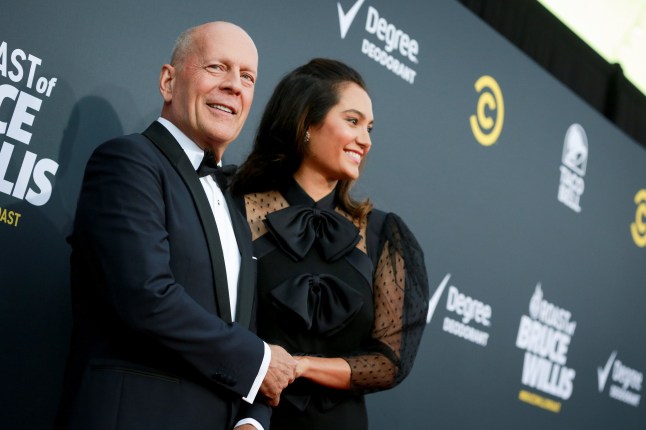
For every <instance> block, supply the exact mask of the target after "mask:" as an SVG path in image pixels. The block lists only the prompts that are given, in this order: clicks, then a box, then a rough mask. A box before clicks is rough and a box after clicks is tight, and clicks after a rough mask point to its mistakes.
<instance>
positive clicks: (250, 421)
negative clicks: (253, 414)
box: [233, 418, 265, 430]
mask: <svg viewBox="0 0 646 430" xmlns="http://www.w3.org/2000/svg"><path fill="white" fill-rule="evenodd" d="M243 424H251V425H252V426H254V427H255V428H257V429H258V430H265V428H264V427H263V426H261V425H260V423H259V422H258V421H256V420H254V419H253V418H245V419H243V420H240V421H238V422H237V423H236V425H235V426H234V427H233V428H236V427H238V426H241V425H243Z"/></svg>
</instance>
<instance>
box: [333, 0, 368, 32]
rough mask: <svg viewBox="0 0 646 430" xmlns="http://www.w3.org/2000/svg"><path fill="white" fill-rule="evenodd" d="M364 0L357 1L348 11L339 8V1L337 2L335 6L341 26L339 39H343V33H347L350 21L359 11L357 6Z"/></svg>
mask: <svg viewBox="0 0 646 430" xmlns="http://www.w3.org/2000/svg"><path fill="white" fill-rule="evenodd" d="M364 1H366V0H359V1H357V2H356V3H355V4H354V5H353V6H352V7H351V8H350V10H349V11H348V13H345V12H343V9H341V3H337V4H336V7H337V9H338V10H339V27H341V39H345V35H346V34H347V33H348V30H349V29H350V26H351V25H352V21H354V18H355V17H356V16H357V12H359V8H360V7H361V5H362V4H363V2H364Z"/></svg>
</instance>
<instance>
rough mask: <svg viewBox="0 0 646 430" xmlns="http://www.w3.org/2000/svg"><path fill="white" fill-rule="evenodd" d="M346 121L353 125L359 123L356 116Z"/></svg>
mask: <svg viewBox="0 0 646 430" xmlns="http://www.w3.org/2000/svg"><path fill="white" fill-rule="evenodd" d="M347 121H348V122H349V123H351V124H353V125H357V124H358V123H359V120H358V119H356V118H348V119H347Z"/></svg>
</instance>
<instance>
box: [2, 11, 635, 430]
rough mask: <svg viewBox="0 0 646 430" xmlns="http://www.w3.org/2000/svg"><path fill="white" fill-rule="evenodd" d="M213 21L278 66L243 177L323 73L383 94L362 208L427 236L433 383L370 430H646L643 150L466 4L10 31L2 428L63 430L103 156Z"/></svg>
mask: <svg viewBox="0 0 646 430" xmlns="http://www.w3.org/2000/svg"><path fill="white" fill-rule="evenodd" d="M211 20H228V21H232V22H235V23H237V24H239V25H241V26H242V27H243V28H245V29H246V30H247V31H248V32H249V33H250V35H251V36H252V37H253V38H254V40H255V42H256V44H257V46H258V49H259V52H260V70H259V72H260V73H259V80H258V83H257V86H256V96H255V100H254V106H253V108H252V114H251V115H250V117H249V120H248V121H247V125H246V128H245V130H244V131H243V133H242V134H241V136H240V138H239V139H238V140H237V142H235V143H234V144H233V145H232V146H231V147H230V149H229V150H228V152H227V154H226V158H227V160H226V161H227V162H234V163H240V162H241V161H242V160H243V159H244V157H245V155H246V154H247V152H248V151H249V148H250V142H251V140H252V138H253V134H254V130H255V127H256V124H257V122H258V119H259V116H260V112H261V111H262V109H263V107H264V103H265V101H266V100H267V98H268V96H269V94H270V92H271V90H272V89H273V86H274V85H275V84H276V82H277V81H278V80H279V78H280V77H281V76H282V75H283V74H284V73H286V72H287V71H289V70H291V69H292V68H294V67H296V66H298V65H300V64H303V63H305V62H307V61H308V60H309V59H311V58H313V57H332V58H337V59H340V60H342V61H345V62H347V63H348V64H350V65H352V66H353V67H355V68H356V69H358V70H359V71H360V72H361V73H362V74H363V75H364V77H365V78H366V81H367V83H368V86H369V87H370V89H371V96H372V99H373V104H374V113H375V116H376V122H375V130H374V134H373V136H372V137H373V149H372V151H371V153H370V157H369V162H368V165H367V167H366V169H365V171H364V174H363V176H362V178H361V180H360V181H359V183H358V184H357V186H356V187H355V193H356V194H357V196H359V197H363V196H370V198H371V199H372V200H373V202H374V203H375V205H376V206H377V207H379V208H381V209H384V210H389V211H393V212H396V213H398V214H399V215H400V216H402V217H403V218H404V220H405V221H406V222H407V223H408V224H409V226H410V227H411V229H412V230H413V231H414V233H415V235H416V236H417V238H418V240H419V241H420V243H421V244H422V246H423V248H424V250H425V258H426V264H427V266H428V275H429V280H430V289H431V300H430V307H429V313H428V317H427V327H426V331H425V334H424V337H423V340H422V345H421V347H420V351H419V354H418V359H417V362H416V364H415V367H414V369H413V371H412V373H411V375H410V376H409V378H408V379H407V380H405V381H404V382H403V383H402V384H401V385H400V386H399V387H397V388H395V389H393V390H390V391H386V392H382V393H375V394H371V395H370V396H369V397H368V399H369V400H368V405H369V414H370V421H371V428H373V429H377V430H378V429H384V430H385V429H392V428H397V427H401V426H404V425H407V426H408V425H410V426H414V427H418V428H430V429H467V428H486V429H494V428H496V429H498V428H524V429H546V428H549V429H579V428H586V429H606V428H621V429H643V428H645V427H646V411H645V407H644V406H643V405H642V402H641V397H642V395H643V392H644V389H643V375H644V372H645V371H646V343H645V342H644V334H643V331H644V329H645V328H646V312H644V309H645V307H646V264H644V262H645V261H646V260H645V259H646V152H645V151H644V149H643V148H642V147H640V146H639V145H637V144H636V143H635V142H633V141H631V140H630V139H629V138H627V137H626V136H625V135H624V134H622V133H621V132H619V131H618V130H617V129H616V128H614V127H613V126H612V125H611V124H609V123H608V122H607V121H606V120H605V119H604V118H603V117H602V116H600V115H599V114H598V113H596V112H595V111H593V110H592V109H590V108H589V107H588V106H587V105H586V104H585V103H584V102H582V101H581V100H580V99H578V98H577V97H576V96H574V95H573V94H572V93H571V92H570V91H568V90H567V89H566V88H565V87H563V86H562V85H561V84H559V83H558V82H557V81H555V80H554V79H553V78H551V77H550V76H549V75H548V74H547V73H546V72H544V71H542V70H541V69H539V68H538V67H536V65H535V64H534V63H532V61H531V60H530V59H528V58H527V57H526V56H524V55H523V54H522V53H521V52H520V51H518V50H517V49H516V48H515V47H514V46H512V45H511V44H509V43H508V42H506V41H505V40H504V39H503V38H501V37H500V36H498V35H497V34H496V33H495V32H494V31H493V30H491V29H490V28H489V27H487V26H486V25H485V24H484V23H482V22H481V21H480V20H479V19H478V18H477V17H475V16H474V15H473V14H472V13H471V12H469V11H468V10H467V9H465V8H464V7H463V6H462V5H461V4H459V3H458V2H457V1H454V0H442V1H433V2H425V1H421V0H419V1H409V2H404V3H402V2H398V3H397V4H395V2H390V1H386V0H339V1H338V2H337V1H333V0H330V1H316V2H313V1H312V2H303V1H296V0H290V1H281V2H266V1H261V0H255V1H246V0H241V1H237V2H224V1H213V0H191V1H188V2H172V1H167V0H161V1H153V0H140V1H138V2H130V1H126V0H113V1H111V2H98V1H88V2H75V1H71V0H61V1H58V2H45V1H29V0H28V1H22V2H12V3H11V4H8V5H5V6H4V7H3V11H2V14H0V318H1V325H0V329H1V330H2V347H1V349H0V351H1V353H0V360H1V361H0V364H1V365H0V368H1V370H0V372H1V374H2V381H3V382H2V384H0V392H1V393H2V398H1V399H0V400H1V402H2V407H0V418H1V421H0V426H2V428H6V429H47V428H50V427H51V423H52V421H53V417H54V414H55V410H56V406H57V401H58V396H59V392H60V384H61V380H62V374H63V367H64V361H65V356H66V351H67V347H68V338H69V334H70V327H71V312H70V303H69V300H70V298H69V292H68V282H69V275H68V258H69V247H68V245H67V244H66V241H65V238H66V236H67V234H68V233H69V230H70V225H71V222H72V220H73V216H74V210H75V205H76V198H77V194H78V191H79V188H80V182H81V178H82V173H83V169H84V166H85V162H86V161H87V158H88V157H89V154H90V153H91V151H92V150H93V149H94V148H95V147H96V146H97V145H98V144H99V143H101V142H102V141H104V140H106V139H108V138H111V137H114V136H117V135H121V134H125V133H132V132H137V131H141V130H143V129H144V128H145V127H146V126H147V125H148V123H150V122H151V121H152V120H154V119H155V118H156V117H157V116H158V114H159V110H160V107H161V101H162V100H161V97H160V95H159V93H158V76H159V70H160V67H161V65H162V64H164V63H165V62H167V61H168V60H169V56H170V50H171V47H172V44H173V42H174V40H175V38H176V36H177V35H178V34H179V33H180V32H181V31H182V30H184V29H185V28H188V27H190V26H193V25H195V24H199V23H203V22H206V21H211Z"/></svg>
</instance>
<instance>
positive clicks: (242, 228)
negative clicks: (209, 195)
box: [224, 190, 256, 328]
mask: <svg viewBox="0 0 646 430" xmlns="http://www.w3.org/2000/svg"><path fill="white" fill-rule="evenodd" d="M224 197H225V199H226V201H227V206H228V207H229V214H230V215H231V224H232V225H233V231H234V233H235V235H236V241H237V242H238V249H239V250H240V276H239V278H238V304H237V306H236V321H237V322H238V323H239V324H241V325H242V326H244V327H246V328H249V325H250V323H251V311H252V308H253V300H254V295H255V288H256V279H255V278H256V271H255V261H254V260H253V251H252V248H251V232H250V231H249V226H248V224H247V221H246V220H245V219H244V218H243V217H242V214H241V213H240V211H239V210H238V206H237V205H236V202H235V200H234V198H233V196H232V195H231V192H230V191H229V190H227V191H225V192H224Z"/></svg>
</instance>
